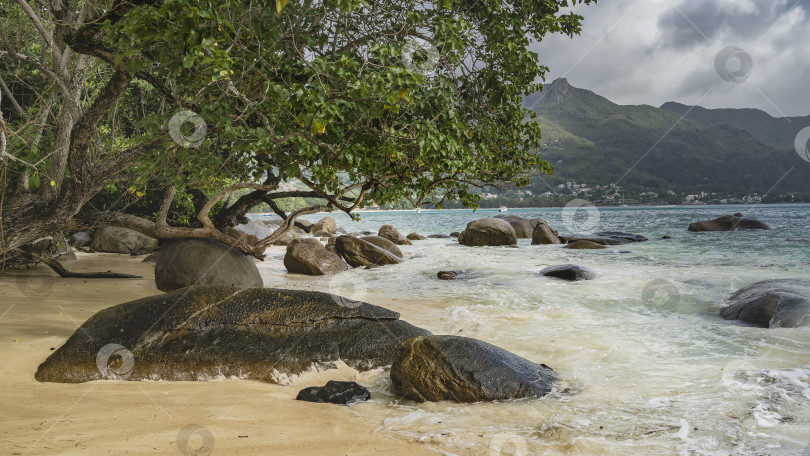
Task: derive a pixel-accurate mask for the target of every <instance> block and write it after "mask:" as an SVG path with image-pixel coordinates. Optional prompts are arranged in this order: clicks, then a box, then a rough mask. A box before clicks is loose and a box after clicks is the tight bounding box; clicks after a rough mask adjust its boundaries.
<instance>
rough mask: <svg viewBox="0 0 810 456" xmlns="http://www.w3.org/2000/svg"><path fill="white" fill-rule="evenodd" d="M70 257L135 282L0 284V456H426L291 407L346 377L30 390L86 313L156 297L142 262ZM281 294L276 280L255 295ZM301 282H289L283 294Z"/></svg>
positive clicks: (359, 426) (312, 409) (333, 373)
mask: <svg viewBox="0 0 810 456" xmlns="http://www.w3.org/2000/svg"><path fill="white" fill-rule="evenodd" d="M77 255H78V260H77V261H71V262H66V263H65V265H66V266H67V267H68V268H69V269H71V270H74V271H77V272H90V271H107V270H112V271H114V272H123V273H130V274H137V275H141V276H143V277H144V278H143V279H61V278H59V277H58V276H57V275H56V274H55V273H53V272H52V271H51V270H50V269H48V268H47V267H44V266H40V267H38V268H37V269H34V270H30V271H9V272H8V273H7V274H6V275H5V276H4V277H2V279H0V454H4V455H6V454H9V455H40V454H83V455H85V454H89V455H96V454H154V455H157V454H160V455H164V454H168V455H172V454H196V453H194V452H193V450H198V451H199V449H200V447H202V446H203V445H204V443H206V442H209V443H210V442H213V453H208V452H205V451H202V452H200V453H199V454H239V455H254V454H255V455H259V454H261V455H267V454H275V455H293V454H294V455H300V456H306V455H349V454H351V455H372V454H374V455H380V454H383V455H400V454H403V455H404V454H407V455H409V456H418V455H435V454H436V453H435V452H433V451H431V450H430V449H429V448H427V447H426V446H424V445H422V444H419V443H416V442H409V441H405V440H404V438H403V437H399V436H395V435H392V434H387V433H385V432H375V429H377V428H378V427H379V426H380V424H381V423H379V422H373V421H370V420H367V419H363V418H360V417H357V416H356V415H355V414H353V413H352V412H351V407H341V406H336V405H331V404H313V403H307V402H300V401H296V400H294V399H295V396H296V394H297V393H298V391H299V390H300V389H301V388H304V387H307V386H312V385H319V384H320V385H322V384H324V383H325V382H326V380H328V379H333V380H351V379H352V378H353V376H354V375H355V374H356V373H355V372H354V371H353V370H352V369H350V368H342V369H339V370H330V371H325V372H321V373H314V374H308V375H306V376H304V377H302V378H299V379H298V380H296V381H294V382H293V383H292V384H291V385H287V386H282V385H270V384H266V383H261V382H253V381H244V380H222V381H210V382H149V381H144V382H119V381H99V382H89V383H83V384H58V383H39V382H37V381H36V380H34V372H35V371H36V369H37V366H39V364H40V363H41V362H42V361H44V360H45V358H47V357H48V356H49V355H50V354H51V353H52V351H51V350H52V349H55V348H58V347H59V346H60V345H62V344H63V343H64V341H65V340H66V339H67V338H68V337H69V336H70V335H71V334H73V332H74V331H75V330H76V329H77V328H78V327H79V326H80V325H81V324H82V323H83V322H84V321H85V320H87V319H88V318H89V317H90V316H92V315H93V314H94V313H96V312H97V311H99V310H101V309H103V308H106V307H109V306H112V305H115V304H119V303H123V302H127V301H132V300H135V299H139V298H142V297H146V296H152V295H155V294H159V293H160V291H158V290H157V289H156V288H155V284H154V280H153V272H152V271H153V266H152V265H149V264H146V263H142V262H141V260H142V259H143V257H142V256H141V257H130V256H127V255H115V254H83V253H77ZM266 281H267V279H266ZM284 283H285V279H284V277H283V276H279V277H276V278H275V279H274V280H273V281H272V283H270V284H267V285H269V286H281V285H283V284H284ZM306 283H307V282H306V280H297V281H295V282H294V283H290V285H292V286H289V288H306ZM378 304H382V303H378ZM414 323H417V322H414ZM417 324H418V323H417ZM372 400H374V397H372ZM382 400H385V399H382ZM189 426H196V427H189ZM184 429H185V431H184ZM195 431H196V432H195ZM184 436H188V438H184ZM178 440H179V442H178ZM178 444H179V446H178ZM184 444H185V445H186V448H183V445H184ZM184 450H186V451H185V452H184Z"/></svg>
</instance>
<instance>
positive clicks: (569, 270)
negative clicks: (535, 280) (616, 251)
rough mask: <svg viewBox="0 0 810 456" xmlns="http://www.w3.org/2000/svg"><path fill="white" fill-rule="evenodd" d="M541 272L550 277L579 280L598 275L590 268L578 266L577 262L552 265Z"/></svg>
mask: <svg viewBox="0 0 810 456" xmlns="http://www.w3.org/2000/svg"><path fill="white" fill-rule="evenodd" d="M540 274H543V275H544V276H548V277H556V278H558V279H563V280H570V281H572V282H573V281H577V280H591V279H593V278H594V277H596V274H595V273H594V272H593V271H591V270H590V269H587V268H583V267H582V266H577V265H575V264H562V265H559V266H551V267H548V268H546V269H543V270H542V271H540Z"/></svg>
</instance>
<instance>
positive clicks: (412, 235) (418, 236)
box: [405, 233, 449, 241]
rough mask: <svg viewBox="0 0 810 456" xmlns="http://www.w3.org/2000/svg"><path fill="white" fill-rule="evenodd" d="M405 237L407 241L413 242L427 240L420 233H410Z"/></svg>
mask: <svg viewBox="0 0 810 456" xmlns="http://www.w3.org/2000/svg"><path fill="white" fill-rule="evenodd" d="M405 237H406V238H407V239H409V240H411V241H424V240H425V239H427V238H426V237H425V236H423V235H421V234H419V233H410V234H408V235H407V236H405ZM448 237H449V236H448Z"/></svg>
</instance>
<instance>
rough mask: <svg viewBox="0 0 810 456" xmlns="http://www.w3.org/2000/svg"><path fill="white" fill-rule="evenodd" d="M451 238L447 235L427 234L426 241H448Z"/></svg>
mask: <svg viewBox="0 0 810 456" xmlns="http://www.w3.org/2000/svg"><path fill="white" fill-rule="evenodd" d="M452 237H453V236H450V235H449V234H429V235H428V239H450V238H452ZM456 237H458V236H456Z"/></svg>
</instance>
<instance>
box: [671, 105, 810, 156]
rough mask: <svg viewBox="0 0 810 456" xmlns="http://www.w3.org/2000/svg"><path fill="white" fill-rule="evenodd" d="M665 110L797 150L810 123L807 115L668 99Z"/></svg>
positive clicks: (783, 147)
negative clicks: (774, 113) (799, 136)
mask: <svg viewBox="0 0 810 456" xmlns="http://www.w3.org/2000/svg"><path fill="white" fill-rule="evenodd" d="M661 109H666V110H668V111H672V112H674V113H675V114H678V115H679V116H685V117H686V118H687V119H690V120H694V121H696V122H700V123H703V124H706V125H724V124H725V125H729V126H732V127H736V128H739V129H740V130H745V131H747V132H748V133H750V134H751V135H752V136H753V137H754V138H756V139H757V140H758V141H759V142H761V143H763V144H767V145H769V146H771V147H775V148H777V149H791V150H792V149H794V145H793V142H794V139H795V138H796V135H797V134H798V133H799V131H800V130H801V129H802V128H805V127H807V126H810V116H807V117H773V116H771V115H770V114H768V113H767V112H765V111H760V110H759V109H706V108H701V107H700V106H686V105H683V104H680V103H674V102H668V103H664V104H663V105H661Z"/></svg>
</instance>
